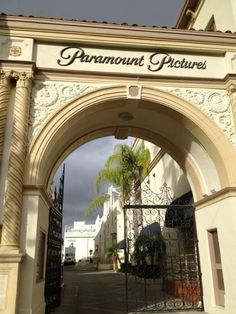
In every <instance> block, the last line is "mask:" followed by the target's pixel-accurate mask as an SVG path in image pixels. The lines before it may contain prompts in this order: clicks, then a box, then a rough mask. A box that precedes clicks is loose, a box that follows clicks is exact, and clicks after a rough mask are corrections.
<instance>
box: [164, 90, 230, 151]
mask: <svg viewBox="0 0 236 314" xmlns="http://www.w3.org/2000/svg"><path fill="white" fill-rule="evenodd" d="M161 89H163V90H166V91H168V92H170V93H172V94H174V95H176V96H178V97H181V98H183V99H185V100H187V101H188V102H190V103H192V104H193V105H194V106H196V107H198V108H199V109H200V110H201V111H203V112H204V113H205V114H207V115H208V116H209V117H210V118H211V119H212V120H213V121H214V122H215V123H216V124H217V125H218V126H219V127H220V128H221V129H222V131H223V132H224V133H225V135H226V136H227V137H228V139H229V141H230V142H231V143H232V144H233V145H234V146H236V136H235V128H234V122H233V114H232V111H231V107H230V99H229V96H228V94H227V91H225V90H220V89H198V88H191V89H190V88H161Z"/></svg>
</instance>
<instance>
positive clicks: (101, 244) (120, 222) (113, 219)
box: [95, 186, 124, 263]
mask: <svg viewBox="0 0 236 314" xmlns="http://www.w3.org/2000/svg"><path fill="white" fill-rule="evenodd" d="M108 195H109V199H108V200H107V201H106V202H105V203H104V206H103V215H102V217H101V219H100V220H99V227H98V229H99V231H98V232H97V235H96V238H95V248H96V250H97V253H96V254H97V255H98V257H99V259H100V262H104V263H105V262H106V259H105V250H106V248H108V247H109V246H111V245H112V244H116V243H119V242H120V241H122V240H123V239H124V215H123V209H122V207H121V205H120V201H119V192H118V191H117V189H115V188H114V187H113V186H110V187H109V188H108ZM120 255H121V258H122V256H123V255H122V254H120Z"/></svg>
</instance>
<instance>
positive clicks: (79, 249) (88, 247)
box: [64, 217, 100, 261]
mask: <svg viewBox="0 0 236 314" xmlns="http://www.w3.org/2000/svg"><path fill="white" fill-rule="evenodd" d="M99 220H100V219H99V217H97V219H96V222H95V224H86V223H85V222H84V221H74V223H73V226H66V227H65V233H64V255H65V248H66V247H70V246H71V245H73V246H74V247H75V257H76V261H79V260H88V259H89V258H90V256H91V255H92V254H93V252H94V239H95V237H96V234H97V232H98V226H99Z"/></svg>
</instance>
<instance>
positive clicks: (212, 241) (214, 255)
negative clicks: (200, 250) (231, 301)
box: [208, 229, 225, 306]
mask: <svg viewBox="0 0 236 314" xmlns="http://www.w3.org/2000/svg"><path fill="white" fill-rule="evenodd" d="M208 240H209V249H210V257H211V266H212V277H213V285H214V290H215V304H216V305H220V306H224V304H225V302H224V295H225V287H224V277H223V270H222V265H221V255H220V246H219V239H218V233H217V230H216V229H214V230H210V231H208Z"/></svg>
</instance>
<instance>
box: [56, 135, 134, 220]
mask: <svg viewBox="0 0 236 314" xmlns="http://www.w3.org/2000/svg"><path fill="white" fill-rule="evenodd" d="M131 141H132V138H129V139H128V140H126V141H118V140H116V139H114V137H104V138H100V139H97V140H94V141H91V142H88V143H86V144H84V145H82V146H80V147H79V148H78V149H77V150H75V151H74V152H73V153H71V154H70V155H69V156H68V157H67V158H66V159H65V161H64V162H63V164H65V184H64V206H63V211H64V213H63V225H64V226H65V225H68V224H69V225H72V224H73V221H74V220H84V213H83V212H84V208H85V206H86V205H87V203H88V202H89V201H90V200H91V199H92V198H93V197H94V195H95V194H94V191H93V181H94V179H95V177H96V175H97V173H98V171H99V169H101V168H102V167H103V166H104V163H105V160H106V159H107V157H108V156H109V155H110V154H111V153H112V152H113V149H114V146H115V145H116V144H117V143H122V144H124V143H129V144H130V143H131ZM63 164H62V165H63ZM62 165H61V166H60V167H59V169H58V171H57V172H56V174H55V177H54V180H53V181H54V185H58V182H59V177H60V176H61V173H62ZM101 213H102V211H101V210H99V211H96V212H94V214H92V215H91V216H90V217H88V222H90V223H91V222H94V221H95V219H96V217H97V215H98V214H100V215H101Z"/></svg>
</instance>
